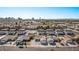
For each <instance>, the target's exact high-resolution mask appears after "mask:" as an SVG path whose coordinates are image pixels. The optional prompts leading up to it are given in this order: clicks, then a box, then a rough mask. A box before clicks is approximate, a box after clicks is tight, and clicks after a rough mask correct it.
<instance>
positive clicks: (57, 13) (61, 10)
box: [0, 7, 79, 19]
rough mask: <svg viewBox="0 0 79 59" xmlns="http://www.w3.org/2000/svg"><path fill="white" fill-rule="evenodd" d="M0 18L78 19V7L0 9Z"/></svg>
mask: <svg viewBox="0 0 79 59" xmlns="http://www.w3.org/2000/svg"><path fill="white" fill-rule="evenodd" d="M0 17H14V18H18V17H21V18H32V17H34V18H39V17H41V18H46V19H58V18H79V7H0Z"/></svg>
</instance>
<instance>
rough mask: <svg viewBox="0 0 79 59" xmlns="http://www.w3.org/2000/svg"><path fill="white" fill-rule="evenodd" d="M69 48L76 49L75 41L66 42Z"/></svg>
mask: <svg viewBox="0 0 79 59" xmlns="http://www.w3.org/2000/svg"><path fill="white" fill-rule="evenodd" d="M67 45H68V46H69V47H78V44H77V43H76V42H75V41H67Z"/></svg>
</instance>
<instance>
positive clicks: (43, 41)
mask: <svg viewBox="0 0 79 59" xmlns="http://www.w3.org/2000/svg"><path fill="white" fill-rule="evenodd" d="M40 42H41V44H42V45H48V42H47V40H41V41H40Z"/></svg>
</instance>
